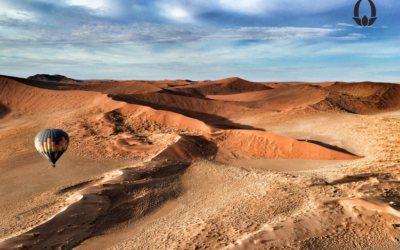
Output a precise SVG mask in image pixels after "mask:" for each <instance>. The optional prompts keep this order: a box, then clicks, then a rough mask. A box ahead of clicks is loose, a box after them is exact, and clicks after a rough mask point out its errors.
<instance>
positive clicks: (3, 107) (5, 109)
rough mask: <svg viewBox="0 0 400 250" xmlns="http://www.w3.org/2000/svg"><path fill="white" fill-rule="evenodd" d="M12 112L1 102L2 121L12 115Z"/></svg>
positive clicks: (0, 114) (0, 113) (0, 116)
mask: <svg viewBox="0 0 400 250" xmlns="http://www.w3.org/2000/svg"><path fill="white" fill-rule="evenodd" d="M10 112H11V110H10V109H9V108H8V107H7V106H5V105H3V104H2V103H1V102H0V119H1V118H3V117H4V116H6V115H7V114H8V113H10Z"/></svg>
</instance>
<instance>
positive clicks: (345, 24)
mask: <svg viewBox="0 0 400 250" xmlns="http://www.w3.org/2000/svg"><path fill="white" fill-rule="evenodd" d="M336 25H338V26H346V27H354V26H355V25H354V24H352V23H337V24H336Z"/></svg>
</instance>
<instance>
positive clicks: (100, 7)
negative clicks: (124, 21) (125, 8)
mask: <svg viewBox="0 0 400 250" xmlns="http://www.w3.org/2000/svg"><path fill="white" fill-rule="evenodd" d="M65 3H66V4H67V5H70V6H81V7H85V8H89V9H91V10H93V11H95V12H96V13H98V14H100V15H105V16H111V15H118V14H120V13H121V12H122V10H121V6H119V4H118V1H110V0H66V2H65Z"/></svg>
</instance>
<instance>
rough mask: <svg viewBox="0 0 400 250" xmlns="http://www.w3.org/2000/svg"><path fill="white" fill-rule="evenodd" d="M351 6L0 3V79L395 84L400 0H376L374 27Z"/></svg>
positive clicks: (282, 1) (285, 1) (248, 0)
mask: <svg viewBox="0 0 400 250" xmlns="http://www.w3.org/2000/svg"><path fill="white" fill-rule="evenodd" d="M356 2H357V0H324V1H315V0H245V1H238V0H214V1H210V0H1V1H0V74H3V75H12V76H18V77H28V76H30V75H34V74H37V73H47V74H62V75H66V76H68V77H72V78H77V79H142V80H159V79H191V80H205V79H210V80H215V79H222V78H227V77H234V76H237V77H241V78H244V79H247V80H252V81H296V80H298V81H336V80H339V81H364V80H371V81H386V82H390V81H391V82H400V67H399V66H400V43H399V41H400V28H399V27H400V25H399V24H400V18H399V17H398V16H399V14H400V1H393V0H374V2H375V5H376V8H377V17H378V19H377V21H376V22H375V23H374V25H373V26H371V27H359V26H358V25H356V23H355V22H354V20H353V15H354V6H355V3H356ZM364 15H366V16H367V17H368V18H369V17H370V16H371V10H370V5H369V3H368V1H367V0H364V1H362V2H361V6H360V16H361V17H362V16H364Z"/></svg>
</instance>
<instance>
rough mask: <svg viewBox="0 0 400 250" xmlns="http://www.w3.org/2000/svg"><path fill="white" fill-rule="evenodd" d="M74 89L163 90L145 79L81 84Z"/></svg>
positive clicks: (118, 92)
mask: <svg viewBox="0 0 400 250" xmlns="http://www.w3.org/2000/svg"><path fill="white" fill-rule="evenodd" d="M74 89H80V90H87V91H98V92H101V93H103V94H111V95H115V94H122V93H123V94H126V95H132V94H146V93H152V92H158V91H161V89H160V88H158V87H157V86H154V85H153V84H150V83H147V82H143V81H118V82H113V81H112V82H106V83H93V84H87V85H80V86H78V87H74Z"/></svg>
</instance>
